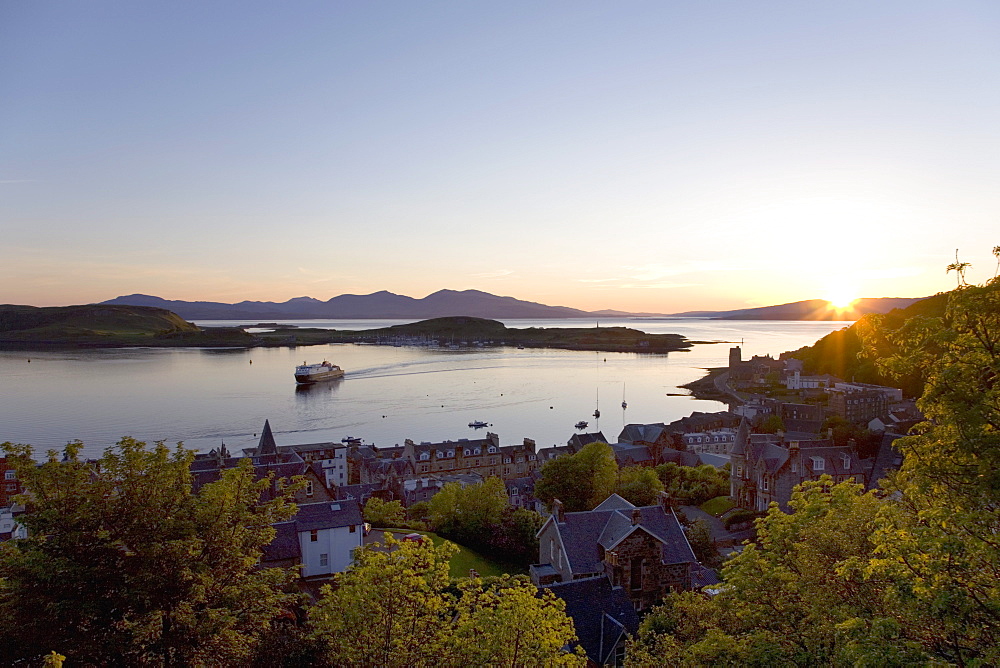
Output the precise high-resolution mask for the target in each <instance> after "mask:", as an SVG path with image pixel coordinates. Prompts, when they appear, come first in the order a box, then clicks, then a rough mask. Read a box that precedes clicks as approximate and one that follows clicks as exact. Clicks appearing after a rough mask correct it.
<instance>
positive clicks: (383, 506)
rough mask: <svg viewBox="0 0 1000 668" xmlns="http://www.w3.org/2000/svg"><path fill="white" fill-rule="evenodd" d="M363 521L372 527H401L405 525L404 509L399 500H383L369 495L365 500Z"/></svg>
mask: <svg viewBox="0 0 1000 668" xmlns="http://www.w3.org/2000/svg"><path fill="white" fill-rule="evenodd" d="M364 517H365V522H368V523H369V524H371V525H372V526H373V527H402V526H405V525H406V510H405V509H404V508H403V504H402V503H400V502H399V501H383V500H382V499H380V498H378V497H375V496H373V497H371V498H370V499H368V501H366V502H365V510H364Z"/></svg>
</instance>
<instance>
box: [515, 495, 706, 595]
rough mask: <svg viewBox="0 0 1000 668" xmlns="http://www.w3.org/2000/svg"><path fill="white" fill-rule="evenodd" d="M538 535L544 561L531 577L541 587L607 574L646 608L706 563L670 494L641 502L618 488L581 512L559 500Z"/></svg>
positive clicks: (689, 581) (686, 584) (689, 583)
mask: <svg viewBox="0 0 1000 668" xmlns="http://www.w3.org/2000/svg"><path fill="white" fill-rule="evenodd" d="M537 535H538V545H539V547H538V550H539V563H538V564H534V565H533V566H532V567H531V577H532V581H533V582H534V583H535V584H536V585H537V586H540V587H541V586H547V585H550V584H553V583H557V582H573V581H575V580H581V579H585V578H593V577H599V576H604V577H607V578H608V579H609V581H610V582H611V585H612V586H613V587H621V588H622V589H623V590H624V592H625V594H626V595H627V596H628V598H629V600H631V601H632V604H633V605H634V606H635V609H636V610H638V611H642V610H648V609H649V608H651V607H652V606H654V605H656V604H657V603H659V602H660V601H661V600H662V599H663V597H664V596H665V595H666V594H667V593H668V592H670V591H686V590H691V589H693V588H694V587H695V586H696V584H697V580H696V576H697V573H698V572H699V571H700V565H699V564H698V561H697V559H696V558H695V556H694V552H692V550H691V545H690V544H689V543H688V540H687V536H685V535H684V530H683V529H682V528H681V525H680V523H679V522H678V521H677V516H676V515H675V514H674V511H673V510H672V509H671V508H670V505H669V503H668V499H667V497H666V495H661V503H660V504H659V505H655V506H643V507H637V506H634V505H633V504H631V503H629V502H628V501H626V500H625V499H623V498H622V497H620V496H618V495H617V494H612V495H611V496H609V497H608V498H607V499H605V500H604V502H603V503H601V504H600V505H599V506H597V507H596V508H594V509H593V510H590V511H584V512H576V513H566V512H564V511H563V508H562V504H561V503H560V502H559V501H558V500H556V501H554V502H553V512H552V515H551V516H550V517H549V518H548V519H547V520H546V521H545V524H543V525H542V528H541V529H540V530H539V531H538V534H537Z"/></svg>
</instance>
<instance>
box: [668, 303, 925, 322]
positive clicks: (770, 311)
mask: <svg viewBox="0 0 1000 668" xmlns="http://www.w3.org/2000/svg"><path fill="white" fill-rule="evenodd" d="M922 299H926V298H925V297H874V298H872V297H866V298H864V299H859V300H857V301H856V302H854V303H853V304H851V306H850V307H849V308H846V309H836V308H833V307H832V305H831V304H830V302H828V301H826V300H825V299H807V300H805V301H801V302H791V303H789V304H778V305H777V306H762V307H759V308H745V309H738V310H735V311H688V312H686V313H674V314H673V315H674V316H677V317H687V318H712V319H716V320H857V319H858V318H860V317H861V316H863V315H865V314H867V313H888V312H889V311H891V310H892V309H894V308H906V307H907V306H909V305H910V304H914V303H916V302H919V301H921V300H922Z"/></svg>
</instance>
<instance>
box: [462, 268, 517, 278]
mask: <svg viewBox="0 0 1000 668" xmlns="http://www.w3.org/2000/svg"><path fill="white" fill-rule="evenodd" d="M513 274H514V271H513V270H512V269H498V270H496V271H484V272H483V273H481V274H472V278H504V277H506V276H512V275H513Z"/></svg>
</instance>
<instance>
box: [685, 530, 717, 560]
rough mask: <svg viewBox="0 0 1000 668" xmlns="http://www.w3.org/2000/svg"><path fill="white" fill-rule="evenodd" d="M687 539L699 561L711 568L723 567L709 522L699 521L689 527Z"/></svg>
mask: <svg viewBox="0 0 1000 668" xmlns="http://www.w3.org/2000/svg"><path fill="white" fill-rule="evenodd" d="M686 533H687V539H688V543H690V544H691V550H692V551H693V552H694V556H695V557H697V558H698V561H699V562H700V563H701V564H703V565H705V566H708V567H709V568H718V567H719V566H721V565H722V559H721V558H720V557H719V551H718V550H717V549H716V548H715V540H714V539H713V538H712V530H711V528H710V527H709V526H708V522H706V521H705V520H703V519H697V520H694V521H693V522H691V523H690V524H688V525H687V530H686Z"/></svg>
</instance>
